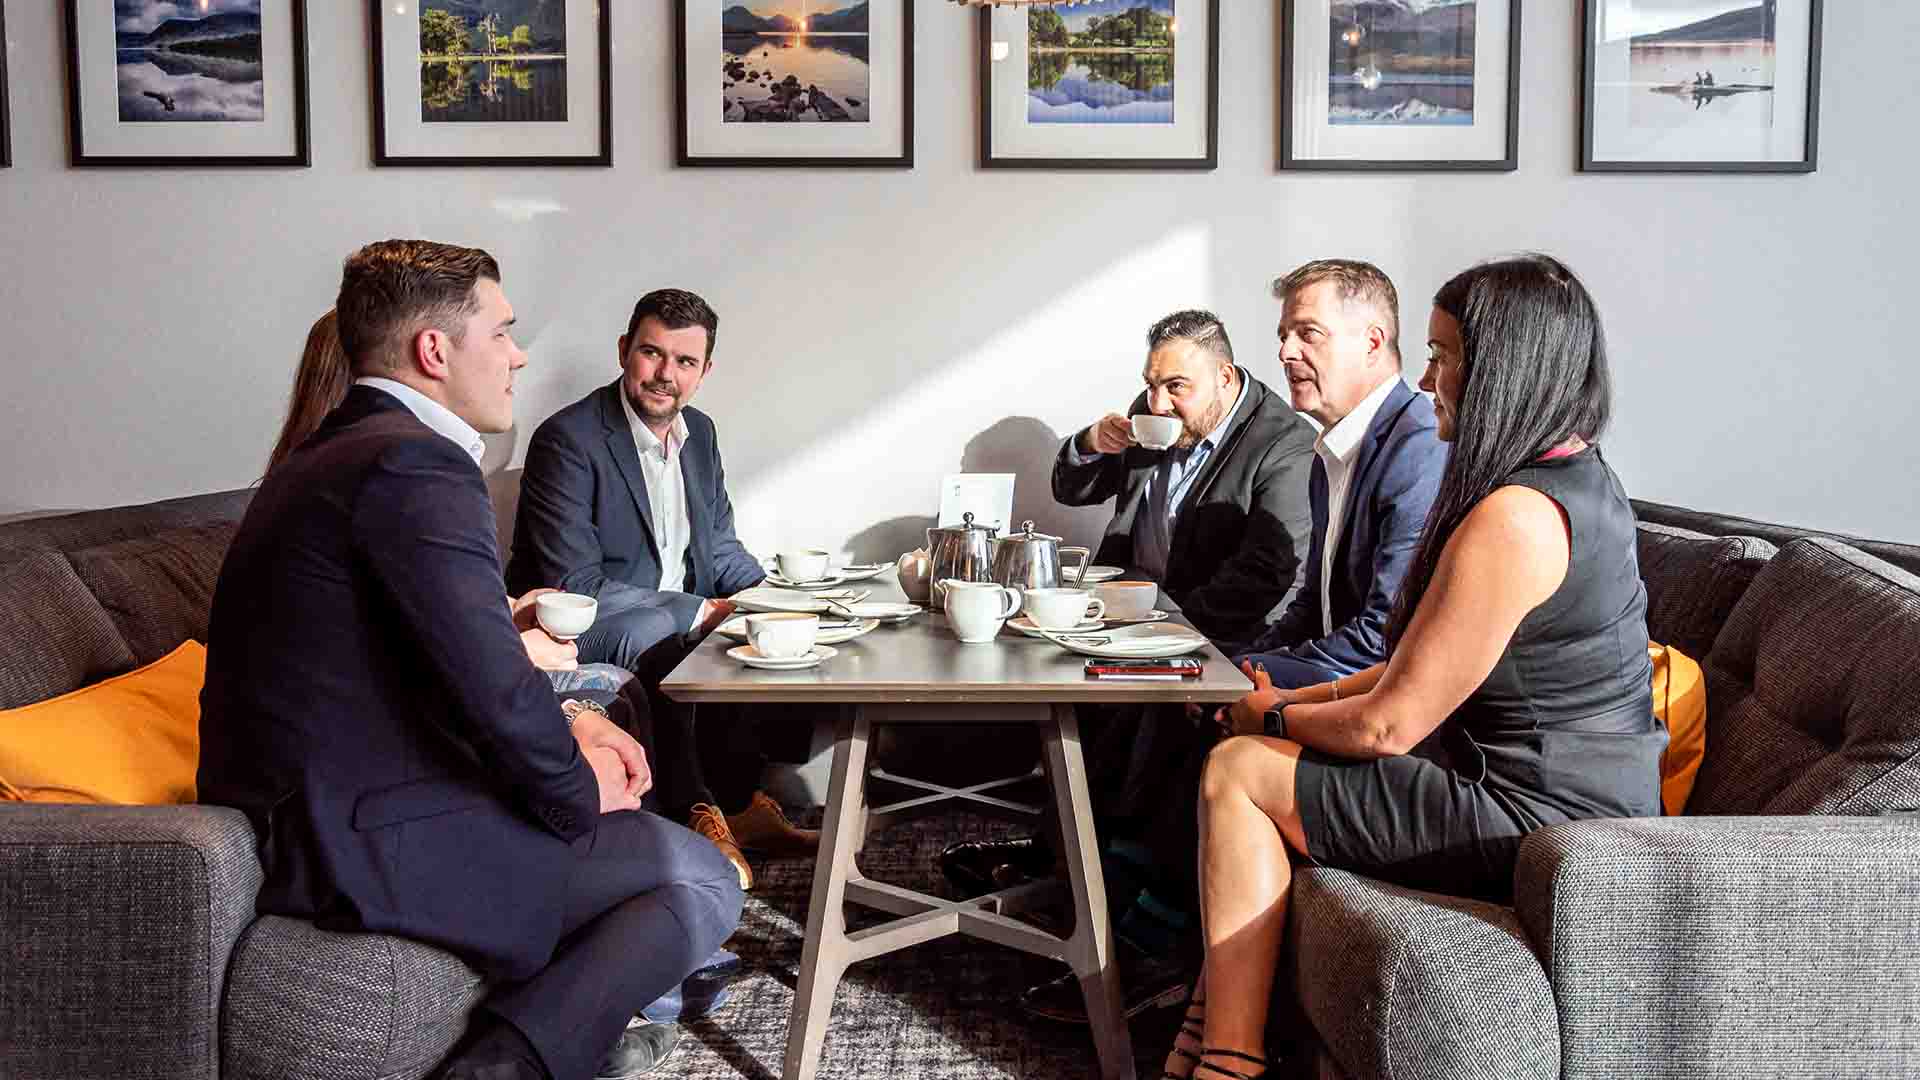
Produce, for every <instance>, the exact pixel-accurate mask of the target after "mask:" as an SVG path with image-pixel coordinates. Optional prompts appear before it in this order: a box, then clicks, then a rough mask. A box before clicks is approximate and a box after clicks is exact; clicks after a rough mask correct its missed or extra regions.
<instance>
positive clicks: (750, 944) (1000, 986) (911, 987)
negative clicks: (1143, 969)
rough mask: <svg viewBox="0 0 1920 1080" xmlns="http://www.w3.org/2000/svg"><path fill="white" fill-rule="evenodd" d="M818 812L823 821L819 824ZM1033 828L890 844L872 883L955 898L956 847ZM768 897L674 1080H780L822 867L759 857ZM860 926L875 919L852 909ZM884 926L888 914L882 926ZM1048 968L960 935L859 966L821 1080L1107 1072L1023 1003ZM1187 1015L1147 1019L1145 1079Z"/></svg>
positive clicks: (924, 826)
mask: <svg viewBox="0 0 1920 1080" xmlns="http://www.w3.org/2000/svg"><path fill="white" fill-rule="evenodd" d="M818 816H819V815H818V813H817V812H816V813H815V814H814V818H815V819H816V820H815V821H814V822H813V824H816V825H817V823H818V822H817V818H818ZM1024 831H1025V830H1020V829H1016V828H1014V827H1012V826H1009V825H1005V824H1002V823H998V822H989V821H985V820H982V819H980V818H976V817H973V816H971V815H968V814H964V813H959V812H956V813H953V814H948V815H944V816H940V817H930V818H926V819H923V820H920V821H915V822H909V823H906V824H902V825H897V826H895V827H893V828H890V829H887V830H886V831H884V832H881V833H878V834H876V835H875V836H874V837H873V838H872V839H871V840H869V841H868V842H867V846H866V849H865V851H864V852H862V854H861V857H860V866H861V869H862V870H863V871H864V872H865V873H866V874H867V875H868V876H869V877H873V878H877V879H879V880H881V881H886V882H890V883H893V884H896V885H901V886H904V887H907V888H911V889H917V890H919V891H921V892H926V893H931V894H933V895H936V896H940V895H947V889H946V887H945V882H944V879H943V878H942V877H941V875H940V870H939V867H938V865H937V863H936V859H937V857H938V855H939V853H940V850H941V849H942V848H944V847H945V846H946V845H947V844H949V843H952V842H953V841H955V840H962V839H985V838H989V837H997V836H1004V835H1008V834H1010V833H1012V834H1018V833H1020V832H1024ZM753 867H754V876H755V887H754V890H753V892H752V893H751V894H749V896H748V898H747V906H746V911H745V914H744V915H743V916H742V918H741V921H740V929H739V930H738V931H736V932H735V934H734V936H733V938H732V940H731V941H729V942H728V944H727V947H728V948H730V949H732V950H733V951H734V952H736V953H738V954H739V955H740V959H741V973H740V975H739V976H738V977H737V978H736V979H735V980H734V983H733V991H732V997H731V998H730V999H729V1000H728V1002H727V1004H726V1005H725V1006H724V1007H722V1008H721V1009H719V1010H717V1011H715V1012H714V1013H713V1014H711V1015H710V1016H708V1017H706V1018H704V1019H702V1020H698V1021H694V1022H692V1023H689V1024H688V1025H687V1037H686V1038H685V1039H683V1040H682V1041H681V1043H680V1047H679V1049H677V1050H675V1051H674V1055H673V1057H672V1058H671V1059H670V1060H669V1061H668V1062H667V1063H666V1065H665V1067H663V1068H662V1069H661V1070H660V1073H659V1075H661V1076H663V1077H664V1076H685V1077H699V1078H703V1080H704V1078H713V1080H722V1078H727V1080H731V1078H736V1077H747V1078H749V1080H778V1077H779V1076H780V1067H781V1064H782V1062H783V1060H784V1059H785V1054H786V1040H787V1017H788V1014H789V1012H790V1010H791V1009H792V1007H793V996H794V987H795V985H796V983H797V981H798V972H799V968H800V947H801V942H802V938H803V937H804V935H805V932H806V918H807V915H806V913H807V900H808V897H809V894H810V892H811V889H812V878H813V865H812V863H811V862H810V861H804V860H782V861H778V862H769V861H765V860H762V859H759V858H757V857H756V858H755V859H754V860H753ZM847 910H848V918H849V922H850V923H851V924H853V925H855V926H859V925H864V924H867V923H869V922H873V921H881V918H875V919H872V920H868V919H864V918H862V917H861V915H862V909H860V908H858V907H856V906H849V907H848V909H847ZM882 918H883V917H882ZM1065 970H1066V968H1065V967H1064V966H1062V965H1058V964H1055V963H1052V962H1050V961H1047V960H1044V959H1042V958H1039V957H1031V956H1028V955H1026V954H1024V953H1020V952H1017V951H1015V950H1012V949H1007V948H1002V947H1000V946H996V945H990V944H987V943H985V942H976V941H972V940H969V939H965V938H947V939H945V940H942V941H936V942H932V943H929V944H926V945H920V946H916V947H914V948H911V949H908V950H905V951H903V952H898V953H894V954H891V955H888V956H882V957H879V958H877V959H873V960H868V961H866V962H864V963H860V964H856V965H854V966H853V967H852V968H851V969H849V971H848V972H847V975H846V977H845V978H844V979H842V980H841V983H840V988H839V991H838V993H837V994H836V995H835V997H834V1000H833V1020H832V1024H831V1026H830V1027H829V1028H828V1029H827V1037H826V1045H825V1048H824V1049H823V1050H822V1052H821V1055H820V1069H819V1073H818V1075H819V1076H820V1077H821V1078H822V1080H836V1078H840V1077H861V1078H875V1080H890V1078H894V1077H963V1078H967V1080H976V1078H977V1080H988V1078H1000V1077H1079V1076H1094V1075H1098V1072H1097V1069H1096V1068H1095V1063H1094V1056H1093V1040H1092V1037H1091V1036H1090V1035H1089V1033H1088V1031H1087V1029H1086V1028H1080V1027H1067V1026H1064V1025H1058V1024H1052V1023H1047V1022H1044V1021H1040V1020H1034V1019H1031V1018H1029V1017H1027V1016H1026V1014H1024V1013H1022V1012H1021V1011H1020V1009H1019V1006H1018V1000H1019V995H1020V992H1021V991H1022V990H1023V989H1025V988H1026V987H1028V986H1030V985H1032V984H1034V983H1036V982H1041V981H1043V980H1045V979H1048V978H1052V977H1053V976H1055V975H1058V974H1061V973H1064V972H1065ZM1179 1019H1180V1011H1179V1010H1178V1009H1163V1010H1159V1011H1156V1012H1149V1013H1145V1014H1143V1015H1141V1016H1140V1017H1138V1018H1136V1019H1135V1021H1134V1023H1133V1040H1134V1056H1135V1058H1136V1060H1137V1063H1138V1064H1137V1069H1138V1072H1139V1075H1141V1076H1143V1077H1153V1076H1158V1075H1160V1066H1161V1063H1162V1062H1163V1061H1164V1060H1165V1056H1166V1050H1167V1047H1168V1046H1169V1045H1171V1044H1172V1041H1173V1034H1174V1030H1175V1028H1176V1027H1177V1026H1178V1023H1179Z"/></svg>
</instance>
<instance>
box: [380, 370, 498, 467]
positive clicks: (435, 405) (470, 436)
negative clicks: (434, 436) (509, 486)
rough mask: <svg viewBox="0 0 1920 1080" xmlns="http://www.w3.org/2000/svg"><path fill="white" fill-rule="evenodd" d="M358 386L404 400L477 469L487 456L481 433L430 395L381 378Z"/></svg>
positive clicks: (417, 415)
mask: <svg viewBox="0 0 1920 1080" xmlns="http://www.w3.org/2000/svg"><path fill="white" fill-rule="evenodd" d="M353 385H355V386H371V387H373V388H374V389H375V390H384V391H386V392H387V393H389V394H392V395H393V396H394V397H396V398H399V399H400V404H402V405H405V406H406V407H407V411H408V412H411V413H412V414H413V415H414V416H416V417H418V418H419V419H420V422H421V423H423V424H425V425H427V426H428V427H430V428H432V429H433V430H434V431H436V432H439V433H440V434H442V435H445V436H446V437H447V438H449V439H451V440H453V444H454V445H455V446H458V447H459V448H460V449H462V450H465V451H466V452H467V454H468V456H470V457H472V458H473V463H474V464H475V465H478V464H480V459H481V458H482V457H483V456H485V454H486V452H487V444H486V443H484V442H482V441H480V433H479V432H477V431H475V430H473V425H472V424H469V423H467V422H466V421H465V420H462V419H460V418H459V417H458V416H455V415H454V413H453V410H452V409H449V408H447V407H446V406H445V405H442V404H440V403H439V402H437V401H435V400H433V399H432V398H430V397H428V396H427V395H425V394H423V393H421V392H420V391H418V390H415V389H414V388H413V387H411V386H408V385H407V384H406V383H403V382H397V381H395V380H393V379H382V378H380V377H379V376H377V375H362V376H361V377H360V378H358V379H355V380H353Z"/></svg>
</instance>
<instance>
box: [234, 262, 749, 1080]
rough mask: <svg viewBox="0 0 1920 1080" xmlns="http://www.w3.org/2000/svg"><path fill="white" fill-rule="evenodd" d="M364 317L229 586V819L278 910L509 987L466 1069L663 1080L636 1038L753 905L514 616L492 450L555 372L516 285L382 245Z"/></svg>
mask: <svg viewBox="0 0 1920 1080" xmlns="http://www.w3.org/2000/svg"><path fill="white" fill-rule="evenodd" d="M336 309H337V311H338V312H339V323H340V338H341V344H342V346H343V347H344V348H345V350H346V353H347V355H348V357H349V358H350V359H351V361H352V364H353V370H354V373H355V375H357V376H358V379H357V380H356V384H355V385H354V386H353V387H352V388H351V389H350V390H349V391H348V393H347V397H346V400H345V401H344V402H343V403H342V404H341V405H340V407H339V408H337V409H335V410H334V411H333V413H331V414H330V415H329V416H328V417H327V419H326V420H325V421H324V422H323V424H322V425H321V427H320V430H319V431H318V432H317V433H316V434H315V435H314V436H313V437H312V438H310V439H309V440H307V442H306V443H304V444H302V445H301V447H300V448H299V449H298V450H297V451H296V452H295V453H294V454H293V455H292V456H291V457H289V458H288V459H287V460H286V461H285V462H284V463H282V464H281V465H280V466H279V467H278V468H276V469H275V470H274V471H273V473H272V474H271V475H270V476H268V477H267V479H266V481H265V482H264V483H263V484H262V485H261V487H260V491H259V493H258V494H257V495H255V496H254V499H253V502H252V504H251V505H250V506H249V507H248V510H247V514H246V517H245V519H244V520H243V521H242V522H241V524H240V528H239V531H238V533H237V534H236V535H235V537H234V541H233V544H232V546H231V547H230V548H229V550H228V553H227V557H226V561H225V563H224V564H223V565H222V567H221V570H220V580H219V583H218V585H217V586H216V588H215V591H214V598H213V610H212V615H211V621H210V624H209V627H208V642H207V677H206V685H205V688H204V690H203V691H202V694H201V720H200V751H201V753H200V768H199V786H200V794H201V797H202V799H203V800H205V801H207V802H210V803H216V804H221V805H226V806H233V807H237V808H239V809H241V810H243V811H245V812H246V814H247V817H248V819H249V820H250V821H251V822H252V823H253V826H254V829H255V830H256V831H257V833H258V834H259V837H260V845H261V863H262V866H263V868H264V870H265V880H264V882H263V884H262V885H261V888H260V895H259V899H258V906H259V909H260V911H261V912H262V913H274V914H281V915H291V916H296V917H301V918H307V919H312V920H313V921H314V922H315V923H317V924H318V925H319V926H321V927H323V928H326V929H331V930H343V931H374V932H382V933H391V934H398V935H401V936H403V937H409V938H414V939H417V940H420V941H425V942H431V943H433V944H435V945H439V946H441V947H443V948H446V949H448V950H450V951H452V952H453V953H455V954H457V955H458V956H460V957H461V958H462V959H464V960H466V961H467V962H468V963H469V964H471V965H473V966H474V967H476V968H478V969H479V970H480V971H482V972H483V973H484V974H486V975H487V976H488V977H489V978H490V979H493V980H496V984H495V986H494V988H493V992H492V993H491V994H490V996H489V997H488V998H487V1000H486V1001H485V1003H484V1004H483V1006H482V1009H481V1011H480V1012H479V1013H478V1014H476V1018H475V1026H476V1030H475V1031H473V1032H472V1033H471V1034H470V1036H469V1038H468V1040H467V1041H466V1042H465V1043H464V1044H463V1046H462V1048H461V1050H460V1051H459V1052H458V1053H457V1054H456V1056H455V1059H454V1060H453V1061H451V1062H449V1063H448V1064H447V1065H446V1067H445V1069H444V1070H443V1072H442V1073H441V1074H440V1075H442V1076H445V1077H450V1078H469V1080H482V1078H485V1080H539V1078H544V1077H551V1078H552V1080H568V1078H575V1080H584V1078H585V1077H589V1076H594V1075H596V1072H597V1074H598V1075H599V1076H602V1077H628V1076H637V1075H639V1074H640V1073H641V1072H644V1071H646V1070H647V1069H649V1068H651V1067H652V1066H653V1065H656V1064H658V1062H659V1061H660V1060H661V1058H662V1057H663V1055H664V1052H665V1051H666V1050H667V1049H669V1048H670V1045H671V1044H670V1041H668V1039H669V1038H670V1036H671V1034H672V1033H671V1029H668V1028H652V1029H633V1030H631V1031H629V1030H628V1028H627V1025H628V1023H629V1022H630V1021H631V1020H632V1019H633V1018H634V1015H635V1014H636V1013H637V1012H638V1011H639V1010H640V1008H641V1007H642V1006H644V1005H646V1004H648V1003H649V1002H651V1001H653V1000H655V999H656V998H658V997H660V996H661V995H662V994H663V993H665V992H666V991H668V990H669V989H671V988H672V987H674V986H675V985H677V984H679V983H680V982H681V980H683V979H684V978H686V976H687V975H688V973H690V972H691V971H693V970H694V969H695V968H696V967H698V966H699V965H700V964H701V963H702V962H703V961H704V959H705V958H706V957H707V956H709V955H710V954H711V953H712V952H713V950H714V949H715V948H716V947H717V946H718V945H719V944H720V942H721V941H722V940H724V939H725V938H726V936H727V935H728V934H729V933H731V932H732V930H733V927H734V925H735V924H736V922H737V921H738V919H739V914H740V903H741V895H740V890H739V888H738V886H737V884H736V882H735V879H734V875H733V873H732V870H731V868H730V867H729V866H728V865H727V862H726V860H725V859H723V858H722V857H721V856H720V855H719V853H717V852H716V851H714V849H713V848H712V847H711V846H710V845H708V844H707V843H705V842H704V841H702V840H700V839H699V838H698V837H696V836H695V835H694V834H693V833H692V832H690V831H688V830H686V829H683V828H681V827H680V826H678V825H675V824H672V823H671V822H668V821H666V820H664V819H662V818H659V817H656V816H654V815H652V814H648V813H645V812H641V811H639V810H638V806H639V800H640V796H641V795H642V794H643V793H644V792H645V790H646V788H647V785H648V784H649V782H650V781H649V778H648V767H647V763H646V759H645V756H644V754H643V753H642V751H641V749H640V747H639V745H638V744H637V743H636V742H635V740H634V739H633V738H632V737H631V736H630V735H627V734H626V733H625V732H623V731H622V730H621V729H620V728H619V727H617V726H616V725H615V724H614V723H613V722H611V721H610V720H609V719H608V718H607V717H606V716H605V715H604V714H600V713H596V712H586V713H582V714H580V715H577V716H568V715H566V714H565V713H564V712H563V709H562V706H561V703H560V702H559V701H558V700H557V699H556V698H555V696H554V694H553V691H552V690H551V689H550V688H549V685H548V682H547V679H546V676H545V675H544V674H542V673H541V672H540V671H539V670H537V669H536V668H535V667H534V666H533V664H532V663H531V662H530V661H529V660H528V658H527V654H526V650H525V649H524V648H523V647H522V645H521V643H520V637H519V633H518V631H517V630H516V629H515V626H514V623H513V620H512V617H511V616H510V614H509V612H508V608H507V604H506V602H505V600H504V598H503V595H502V592H501V588H500V560H499V552H498V550H497V548H496V545H495V540H494V529H493V508H492V505H491V504H490V503H489V501H488V498H487V489H486V482H485V480H484V479H483V478H482V476H481V473H480V467H479V456H480V452H481V445H480V437H479V434H478V432H479V431H505V430H506V429H507V428H509V427H510V426H512V423H513V397H512V384H513V373H514V371H515V370H516V369H518V368H520V367H521V366H523V365H524V364H525V363H526V354H524V353H522V352H521V351H520V350H519V348H518V347H517V346H516V345H515V344H514V342H513V336H512V323H513V309H512V307H511V306H509V305H508V303H507V299H506V296H505V294H504V293H502V291H501V289H500V270H499V267H498V266H497V265H496V264H495V263H494V261H493V259H492V257H491V256H488V255H487V254H486V253H485V252H483V251H476V250H473V249H470V248H456V247H451V246H448V245H443V244H429V243H425V242H422V241H398V240H395V241H386V242H384V243H380V244H374V245H371V246H369V247H367V248H365V249H362V250H361V251H360V252H358V253H356V254H355V255H354V256H353V257H352V258H350V259H349V260H348V261H347V265H346V272H345V275H344V277H343V280H342V283H341V288H340V295H339V299H338V302H337V305H336ZM596 1067H597V1068H596Z"/></svg>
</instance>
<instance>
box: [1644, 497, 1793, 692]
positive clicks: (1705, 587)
mask: <svg viewBox="0 0 1920 1080" xmlns="http://www.w3.org/2000/svg"><path fill="white" fill-rule="evenodd" d="M1636 536H1637V545H1636V546H1637V547H1638V549H1639V556H1640V579H1641V580H1642V581H1644V582H1646V585H1647V633H1648V634H1649V635H1650V636H1651V637H1652V638H1653V640H1655V641H1658V642H1661V643H1662V644H1666V645H1672V646H1675V647H1676V648H1678V649H1679V650H1680V651H1681V652H1683V653H1686V654H1687V655H1688V656H1692V657H1695V658H1696V659H1698V658H1702V657H1705V656H1706V655H1707V653H1709V652H1711V651H1712V649H1713V639H1714V638H1715V637H1716V636H1717V635H1718V634H1719V633H1720V627H1721V626H1722V625H1724V624H1725V623H1726V621H1727V615H1728V614H1730V613H1731V612H1732V611H1733V606H1734V605H1735V604H1737V603H1739V602H1740V597H1741V596H1742V595H1744V594H1745V593H1746V591H1747V586H1749V585H1751V584H1753V579H1754V577H1755V576H1756V575H1757V574H1759V573H1760V571H1761V569H1762V568H1763V567H1765V566H1766V565H1767V562H1768V561H1769V560H1771V559H1772V558H1773V555H1774V552H1775V550H1776V549H1775V548H1774V546H1773V545H1772V544H1769V543H1767V542H1766V541H1765V540H1761V539H1758V538H1756V537H1751V536H1707V535H1706V534H1704V533H1697V532H1689V531H1687V530H1685V529H1675V528H1670V527H1668V526H1665V525H1652V524H1648V523H1646V522H1641V524H1640V527H1639V529H1638V530H1637V532H1636Z"/></svg>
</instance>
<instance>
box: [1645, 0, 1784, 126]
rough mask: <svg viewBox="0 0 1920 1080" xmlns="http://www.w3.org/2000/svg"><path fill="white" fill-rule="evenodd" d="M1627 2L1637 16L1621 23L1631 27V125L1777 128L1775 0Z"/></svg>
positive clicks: (1776, 7) (1776, 14)
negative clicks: (1775, 118)
mask: <svg viewBox="0 0 1920 1080" xmlns="http://www.w3.org/2000/svg"><path fill="white" fill-rule="evenodd" d="M1622 6H1623V7H1626V8H1629V9H1630V16H1631V21H1630V22H1626V21H1625V20H1624V18H1623V20H1622V21H1623V22H1625V25H1626V26H1628V27H1630V28H1631V32H1630V36H1629V38H1628V52H1627V55H1628V62H1629V63H1628V78H1629V80H1630V81H1631V83H1632V90H1633V94H1632V97H1631V99H1630V101H1631V105H1630V107H1629V109H1628V114H1627V115H1628V122H1629V123H1630V124H1632V125H1633V126H1634V127H1642V128H1686V127H1695V126H1700V127H1714V128H1721V129H1739V130H1766V129H1768V128H1771V127H1772V126H1773V119H1774V118H1773V106H1774V95H1773V86H1774V45H1775V40H1776V28H1777V23H1778V11H1777V9H1778V7H1779V5H1778V3H1777V0H1765V2H1764V3H1757V4H1756V3H1754V2H1753V0H1665V2H1663V3H1651V4H1650V3H1646V2H1644V0H1643V2H1641V3H1635V4H1631V5H1622ZM1612 14H1613V12H1612V11H1609V15H1612Z"/></svg>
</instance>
